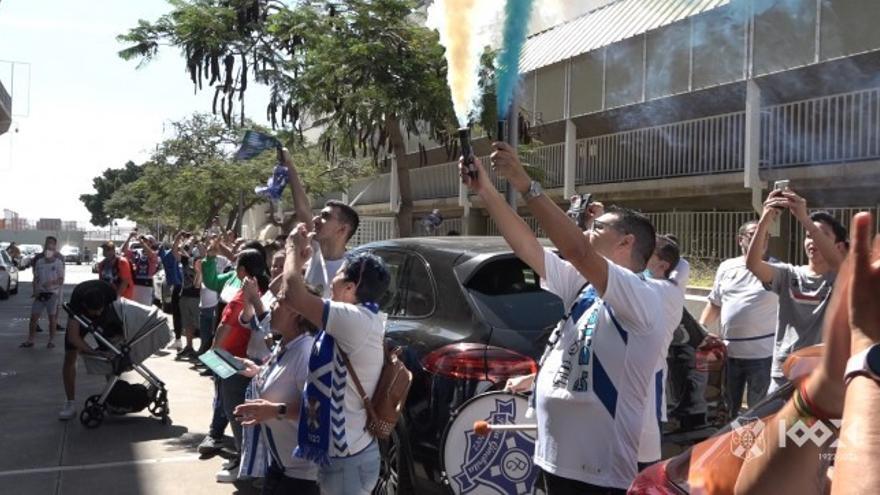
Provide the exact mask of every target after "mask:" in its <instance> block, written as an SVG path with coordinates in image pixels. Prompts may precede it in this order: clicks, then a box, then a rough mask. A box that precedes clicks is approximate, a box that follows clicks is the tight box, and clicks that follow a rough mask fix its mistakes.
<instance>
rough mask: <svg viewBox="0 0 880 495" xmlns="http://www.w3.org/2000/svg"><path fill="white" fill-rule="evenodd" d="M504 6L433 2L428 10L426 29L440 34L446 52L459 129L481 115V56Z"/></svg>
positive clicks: (467, 0) (490, 1)
mask: <svg viewBox="0 0 880 495" xmlns="http://www.w3.org/2000/svg"><path fill="white" fill-rule="evenodd" d="M502 7H503V2H498V1H496V0H436V1H435V2H434V3H432V4H431V6H430V7H428V22H427V25H428V27H430V28H432V29H436V30H437V31H439V32H440V44H442V45H443V46H444V47H445V48H446V62H447V65H448V70H447V76H446V77H447V80H448V83H449V89H450V91H451V93H452V106H453V108H454V110H455V117H456V118H457V119H458V124H459V125H460V126H461V127H466V126H467V125H468V122H470V121H471V120H472V119H473V117H474V116H475V115H476V114H478V113H479V111H480V96H481V89H480V84H479V81H480V76H479V71H480V55H481V54H482V52H483V50H484V49H485V48H486V47H487V46H491V44H492V41H493V34H494V33H497V32H498V30H497V29H495V28H494V26H495V24H497V22H498V19H499V18H500V15H501V9H502Z"/></svg>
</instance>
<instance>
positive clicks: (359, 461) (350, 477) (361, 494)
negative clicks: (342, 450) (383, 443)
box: [318, 440, 379, 495]
mask: <svg viewBox="0 0 880 495" xmlns="http://www.w3.org/2000/svg"><path fill="white" fill-rule="evenodd" d="M378 481H379V442H377V441H375V440H374V441H373V442H372V443H371V444H370V445H369V446H368V447H367V448H365V449H364V450H362V451H360V452H358V453H357V454H355V455H353V456H349V457H334V458H332V459H330V465H329V466H322V467H321V468H320V470H319V471H318V486H320V487H321V495H369V494H370V493H371V492H372V491H373V487H375V486H376V483H377V482H378Z"/></svg>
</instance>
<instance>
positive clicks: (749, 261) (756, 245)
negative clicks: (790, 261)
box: [746, 191, 788, 284]
mask: <svg viewBox="0 0 880 495" xmlns="http://www.w3.org/2000/svg"><path fill="white" fill-rule="evenodd" d="M787 206H788V200H787V199H785V198H784V197H782V196H780V194H779V191H772V192H771V193H770V195H769V196H768V197H767V201H764V211H763V213H761V219H760V220H759V221H758V229H757V230H756V231H755V235H753V236H752V240H751V242H749V250H748V252H747V253H746V268H748V269H749V271H750V272H752V273H753V274H754V275H755V277H757V278H758V280H760V281H761V283H763V284H770V283H771V282H773V275H774V274H775V270H774V268H773V267H772V266H771V265H770V263H767V262H766V261H764V239H765V238H766V237H767V233H768V232H769V231H770V226H771V225H773V222H774V221H776V219H777V218H778V217H779V212H780V211H781V208H786V207H787Z"/></svg>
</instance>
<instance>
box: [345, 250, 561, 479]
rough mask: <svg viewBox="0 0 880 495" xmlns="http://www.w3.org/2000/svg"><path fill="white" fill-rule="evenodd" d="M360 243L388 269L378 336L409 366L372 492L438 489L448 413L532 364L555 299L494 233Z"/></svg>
mask: <svg viewBox="0 0 880 495" xmlns="http://www.w3.org/2000/svg"><path fill="white" fill-rule="evenodd" d="M544 242H546V245H547V246H548V247H549V246H550V244H549V242H547V241H544ZM362 250H368V251H372V252H373V253H375V254H377V255H379V256H381V257H382V259H384V260H385V262H386V264H387V265H388V268H389V270H390V272H391V286H390V287H389V290H388V292H387V293H386V295H385V297H384V300H383V301H382V311H384V312H386V313H387V314H388V324H387V327H386V336H387V338H388V339H389V340H390V341H392V342H394V343H396V344H398V345H401V346H402V347H403V349H404V353H403V355H402V358H403V359H404V362H405V363H406V364H407V367H408V368H409V369H410V370H411V371H412V372H413V383H412V387H411V388H410V392H409V397H408V399H407V403H406V408H405V410H404V412H403V416H402V418H401V420H400V423H399V425H398V427H397V429H396V432H395V434H394V435H392V438H391V441H390V442H388V443H386V444H385V445H383V466H382V475H381V478H380V486H379V487H378V488H377V492H379V493H414V492H415V491H416V490H417V491H418V492H419V493H422V492H424V491H431V490H432V489H433V490H436V489H437V488H438V487H440V486H441V484H442V478H441V466H440V457H441V456H440V454H441V453H440V451H439V450H440V443H441V437H442V435H443V431H444V429H445V428H446V425H447V423H448V422H449V419H450V416H451V414H452V413H453V412H454V411H455V410H456V409H457V408H458V407H459V406H461V405H462V404H463V403H464V402H465V401H467V400H468V399H470V398H471V397H473V396H475V395H477V394H480V393H483V392H486V391H489V390H498V389H501V388H503V387H504V384H505V382H506V381H507V378H509V377H512V376H518V375H524V374H529V373H533V372H535V371H536V370H537V359H538V358H539V354H540V352H541V351H542V350H543V348H544V344H545V342H546V340H547V338H548V337H549V336H550V333H551V332H552V330H553V328H554V327H555V325H556V323H557V322H558V321H559V319H560V318H561V317H562V314H563V312H564V311H563V308H562V302H561V301H560V300H559V298H557V297H556V296H554V295H552V294H550V293H549V292H546V291H544V290H542V289H541V288H540V280H539V277H538V275H537V274H536V273H535V272H534V270H532V269H531V268H529V267H528V266H526V265H525V264H524V263H523V262H522V261H520V260H519V258H517V257H516V256H514V255H513V253H512V252H511V249H510V247H509V246H508V245H507V243H506V242H504V240H503V239H502V238H500V237H443V238H408V239H396V240H389V241H382V242H376V243H372V244H368V245H365V246H361V247H360V248H358V251H362ZM462 344H467V345H462Z"/></svg>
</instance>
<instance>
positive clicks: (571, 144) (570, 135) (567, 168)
mask: <svg viewBox="0 0 880 495" xmlns="http://www.w3.org/2000/svg"><path fill="white" fill-rule="evenodd" d="M576 180H577V127H576V126H575V125H574V122H572V121H571V119H568V120H566V121H565V159H564V161H563V184H564V187H563V192H562V196H563V197H564V198H565V199H568V198H570V197H572V196H574V195H575V194H576V191H577V188H576V184H575V182H576Z"/></svg>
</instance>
